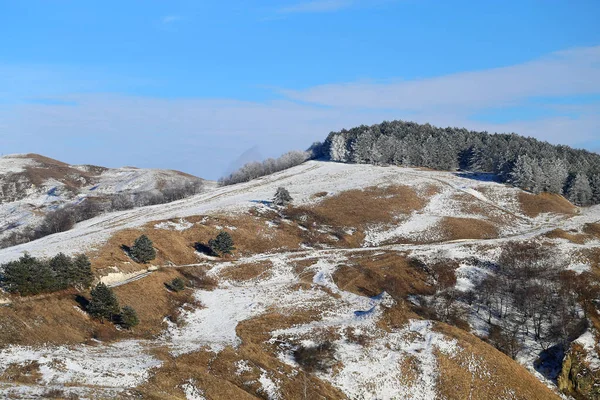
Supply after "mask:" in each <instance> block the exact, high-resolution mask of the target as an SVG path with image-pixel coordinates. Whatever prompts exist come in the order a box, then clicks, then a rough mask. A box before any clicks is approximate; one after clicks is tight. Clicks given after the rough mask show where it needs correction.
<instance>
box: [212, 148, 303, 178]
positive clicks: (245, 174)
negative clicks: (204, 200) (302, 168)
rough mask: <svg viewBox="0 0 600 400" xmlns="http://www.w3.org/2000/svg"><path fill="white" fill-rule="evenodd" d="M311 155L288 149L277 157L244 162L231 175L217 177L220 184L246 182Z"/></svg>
mask: <svg viewBox="0 0 600 400" xmlns="http://www.w3.org/2000/svg"><path fill="white" fill-rule="evenodd" d="M310 157H311V154H310V153H309V152H306V151H290V152H288V153H285V154H284V155H282V156H281V157H279V158H277V159H273V158H269V159H266V160H265V161H262V162H256V161H254V162H250V163H248V164H245V165H244V166H243V167H242V168H240V169H238V170H237V171H235V172H234V173H232V174H231V175H229V176H227V177H224V178H221V179H219V185H220V186H226V185H233V184H236V183H241V182H248V181H250V180H252V179H256V178H259V177H261V176H265V175H270V174H273V173H275V172H279V171H283V170H285V169H288V168H292V167H294V166H296V165H300V164H302V163H303V162H305V161H306V160H308V159H309V158H310Z"/></svg>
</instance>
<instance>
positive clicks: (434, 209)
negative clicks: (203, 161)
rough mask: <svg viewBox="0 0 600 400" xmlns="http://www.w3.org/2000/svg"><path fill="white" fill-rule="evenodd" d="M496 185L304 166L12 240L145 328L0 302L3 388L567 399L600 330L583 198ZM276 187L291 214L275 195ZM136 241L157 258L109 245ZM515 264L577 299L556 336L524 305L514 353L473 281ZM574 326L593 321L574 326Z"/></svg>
mask: <svg viewBox="0 0 600 400" xmlns="http://www.w3.org/2000/svg"><path fill="white" fill-rule="evenodd" d="M494 179H495V178H494V177H493V175H490V174H458V173H452V172H440V171H432V170H427V169H417V168H403V167H381V166H374V165H365V164H340V163H332V162H318V161H309V162H306V163H304V164H302V165H300V166H297V167H294V168H291V169H288V170H285V171H282V172H279V173H276V174H273V175H269V176H266V177H263V178H260V179H256V180H253V181H251V182H248V183H242V184H237V185H232V186H226V187H220V188H213V189H212V190H208V191H206V192H204V193H201V194H198V195H196V196H193V197H190V198H186V199H182V200H179V201H175V202H172V203H169V204H160V205H153V206H148V207H142V208H137V209H131V210H123V211H119V212H112V213H108V214H103V215H100V216H97V217H95V218H92V219H90V220H86V221H83V222H80V223H78V224H77V225H76V226H75V227H74V228H73V229H72V230H70V231H67V232H62V233H57V234H54V235H50V236H47V237H43V238H41V239H38V240H36V241H33V242H29V243H25V244H22V245H19V246H14V247H10V248H6V249H2V250H0V263H5V262H7V261H11V260H14V259H16V258H18V257H20V256H21V254H22V253H23V252H28V253H30V254H31V255H33V256H39V257H47V256H52V255H54V254H57V253H59V252H64V253H66V254H76V253H81V252H85V253H87V254H88V255H89V256H90V257H91V260H92V267H93V270H94V272H95V274H96V276H97V277H98V278H99V279H101V280H103V281H104V282H106V283H108V284H110V285H111V286H113V287H114V290H115V293H116V294H117V297H118V298H119V300H120V301H121V302H122V303H123V304H129V305H132V306H133V307H134V308H136V309H137V310H138V314H139V316H140V321H141V323H140V325H139V327H137V328H135V329H134V330H133V331H132V332H123V331H118V330H115V329H114V328H113V327H111V326H109V324H100V323H98V322H96V321H93V320H91V319H90V318H89V317H88V316H87V314H85V312H83V311H82V309H81V308H80V304H79V303H78V302H77V298H78V295H77V293H76V292H73V291H65V292H61V293H57V294H53V295H41V296H36V297H31V298H23V299H21V298H18V296H14V295H8V294H5V295H4V296H3V297H4V299H3V300H2V299H0V302H3V303H4V304H6V306H5V307H2V308H0V323H1V324H2V329H1V331H0V349H1V350H0V391H2V392H3V393H5V394H7V395H11V396H14V397H16V398H19V397H22V398H30V397H32V396H40V395H43V394H47V393H48V391H50V390H52V389H55V390H56V391H57V392H56V393H58V391H62V393H63V395H65V396H66V395H67V394H70V393H74V394H76V395H79V396H92V397H93V396H98V397H107V396H121V397H126V396H136V395H137V396H141V397H143V398H156V399H163V398H164V399H166V398H182V399H183V398H188V399H202V398H207V399H221V398H249V399H250V398H264V399H302V398H319V397H325V398H340V399H342V398H351V399H361V398H382V399H393V398H398V399H405V398H412V399H432V398H440V399H442V398H449V399H459V398H473V399H489V398H519V399H551V398H560V396H566V395H564V394H559V386H560V388H561V389H565V390H570V393H572V394H573V393H577V394H578V395H580V396H592V395H593V390H594V389H593V387H595V385H594V382H595V379H596V378H595V376H596V375H595V374H596V372H597V370H596V367H597V365H600V364H598V363H597V360H598V354H597V349H596V348H595V343H597V341H596V339H595V335H596V331H597V329H598V328H599V327H600V326H599V325H598V323H597V321H599V319H598V315H597V310H596V309H595V303H593V302H588V303H586V302H585V301H584V297H582V296H580V289H581V288H580V287H579V286H577V285H578V284H579V282H580V280H578V279H579V278H578V277H582V278H585V279H586V281H587V282H589V284H590V285H593V284H594V282H595V281H594V279H597V278H598V277H599V276H600V275H599V274H598V272H599V271H600V269H599V268H600V251H599V250H600V224H599V223H600V206H594V207H587V208H578V207H575V206H573V205H572V204H571V203H569V202H568V201H567V200H565V199H564V198H563V197H561V196H559V195H556V194H549V193H541V194H532V193H530V192H525V191H522V190H520V189H517V188H514V187H510V186H507V185H505V184H502V183H499V182H496V181H495V180H494ZM280 186H283V187H285V188H287V189H288V190H289V191H290V194H291V195H292V197H293V203H292V204H293V205H292V206H290V207H287V208H275V207H273V206H272V204H270V200H271V199H272V197H273V195H274V193H275V191H276V189H277V188H278V187H280ZM219 231H227V232H229V233H230V234H231V236H232V237H233V239H234V242H235V247H236V250H235V251H234V254H233V256H230V257H225V258H222V259H221V258H216V257H213V256H210V255H207V254H205V253H203V252H202V248H203V247H202V245H205V244H206V243H208V240H209V239H210V238H213V237H214V236H215V235H216V234H217V233H218V232H219ZM141 233H145V234H146V235H148V237H150V238H151V239H152V240H153V242H154V247H155V248H156V250H157V258H156V259H155V260H154V261H152V264H153V265H154V266H156V267H159V268H158V270H156V269H155V268H152V267H150V268H149V265H144V264H138V263H135V262H132V260H131V259H130V258H129V257H128V256H127V254H126V253H125V252H124V251H123V250H122V249H121V248H122V246H123V245H131V243H132V242H133V240H134V239H135V238H136V237H138V236H139V235H140V234H141ZM518 244H522V246H521V245H518ZM521 247H523V248H521ZM509 255H512V256H513V257H512V258H509V257H508V256H509ZM528 257H529V258H528ZM515 259H516V260H517V261H518V260H523V259H525V260H528V261H526V262H529V263H530V264H531V265H535V267H536V268H537V270H536V271H537V276H536V275H535V274H536V271H534V278H533V279H532V278H531V277H528V278H521V281H523V282H525V281H527V282H529V281H528V280H531V281H532V282H534V283H535V282H538V283H539V282H544V284H546V283H545V282H547V285H548V287H555V288H556V290H561V292H560V293H563V292H562V291H563V290H567V289H566V286H565V285H566V283H564V282H567V281H565V280H564V277H563V275H562V274H563V273H568V274H572V275H573V277H571V275H568V276H569V277H571V278H570V279H572V280H570V281H568V282H572V283H573V284H572V287H571V289H569V290H571V291H572V292H573V296H574V297H573V299H574V302H575V304H574V305H572V307H571V308H569V312H570V313H571V314H573V315H572V316H573V318H572V319H571V320H569V323H564V324H563V326H564V327H567V326H568V327H569V332H567V333H565V335H563V336H560V335H559V334H556V335H555V333H554V331H553V327H554V326H555V325H556V324H560V323H561V322H564V321H566V320H565V319H560V318H559V317H558V315H559V313H558V312H557V311H556V310H557V308H556V309H553V311H552V312H551V314H543V317H544V318H545V319H544V320H543V321H541V322H540V326H537V325H536V322H535V321H536V319H535V317H534V318H529V317H528V318H529V319H526V320H524V321H521V323H520V325H519V326H520V327H521V328H522V327H525V326H527V327H529V326H531V332H528V333H525V332H521V331H519V332H518V335H519V345H520V347H519V349H518V351H516V352H515V354H512V355H513V356H514V360H513V358H511V357H510V354H509V353H510V351H509V350H507V347H506V346H507V343H506V342H502V341H501V340H499V339H498V338H497V337H496V336H494V332H495V329H496V328H495V327H497V326H501V327H503V329H504V330H503V331H502V330H501V334H500V338H504V336H502V335H504V334H505V333H506V332H508V328H506V326H507V325H510V324H512V323H513V322H514V321H516V319H513V316H514V318H517V317H519V316H520V315H521V314H519V313H518V312H517V311H514V310H519V308H518V305H516V304H512V303H511V304H509V305H500V313H499V314H498V313H497V312H496V311H495V310H496V308H495V307H496V300H500V299H501V296H500V297H499V294H498V293H500V292H497V291H491V292H490V293H491V294H490V296H491V297H490V299H491V300H490V301H489V302H488V303H482V301H483V298H482V297H481V296H480V293H482V290H480V289H481V288H484V287H485V285H484V284H483V282H486V279H487V280H488V281H489V279H492V280H493V281H495V282H503V280H504V279H505V278H506V276H510V275H505V272H504V269H503V268H508V267H509V266H513V265H512V264H511V263H513V264H515V265H514V266H513V267H514V268H520V265H521V264H519V263H518V262H517V261H515ZM550 264H551V265H550ZM510 271H512V272H514V271H515V270H510ZM569 271H570V272H569ZM553 274H554V275H553ZM558 276H560V277H561V278H560V279H559V278H558ZM175 277H182V278H184V279H186V280H188V281H189V282H190V283H189V284H190V286H193V288H190V289H187V290H186V291H185V292H184V293H173V292H171V291H169V290H168V289H167V288H166V287H165V285H164V283H165V282H168V281H169V280H171V279H173V278H175ZM488 278H489V279H488ZM552 285H554V286H552ZM497 286H502V285H500V284H498V285H497ZM511 293H512V292H510V290H509V291H507V292H506V293H505V295H506V297H505V298H506V302H507V303H509V301H512V300H510V299H512V297H510V296H512V295H511ZM557 293H558V292H557ZM142 294H143V295H142ZM85 295H87V294H85ZM1 296H2V295H0V297H1ZM550 297H552V298H554V296H550ZM550 297H548V299H549V298H550ZM578 301H581V304H582V305H581V306H579V305H577V302H578ZM549 303H550V302H549ZM532 304H533V303H532ZM553 304H554V303H553ZM561 304H562V303H560V302H559V303H557V307H558V305H561ZM513 309H514V310H513ZM533 311H534V314H535V313H536V312H542V311H540V310H539V309H534V310H533ZM511 312H512V314H511ZM544 312H547V310H544ZM584 312H585V318H584V316H583V313H584ZM503 313H504V316H503ZM536 315H537V314H536ZM540 315H541V314H540ZM587 320H589V321H590V325H589V327H588V326H587V325H585V324H584V325H577V324H575V322H580V321H587ZM571 322H573V329H572V330H571V329H570V327H571ZM575 325H577V326H575ZM537 328H539V329H540V331H541V332H542V333H541V334H540V335H537ZM534 331H536V333H535V334H534ZM573 335H575V336H574V337H571V336H573ZM538 336H539V337H538ZM565 341H566V342H565ZM521 342H522V343H521ZM559 342H560V343H561V344H564V343H566V344H567V346H566V347H564V350H565V351H568V355H567V357H565V360H568V366H564V365H562V361H563V360H562V357H558V356H553V357H550V356H549V354H550V353H549V351H548V350H549V349H551V348H553V347H554V346H556V345H557V344H558V343H559ZM512 345H513V346H514V345H515V343H514V342H512ZM499 349H500V350H502V351H503V352H504V353H506V354H503V352H501V351H500V350H499ZM299 354H305V356H304V358H303V357H301V356H299ZM507 354H508V355H507ZM315 360H316V361H315ZM559 374H560V377H559ZM584 375H585V377H586V379H585V380H583V379H581V378H580V377H581V376H584ZM590 398H592V397H590Z"/></svg>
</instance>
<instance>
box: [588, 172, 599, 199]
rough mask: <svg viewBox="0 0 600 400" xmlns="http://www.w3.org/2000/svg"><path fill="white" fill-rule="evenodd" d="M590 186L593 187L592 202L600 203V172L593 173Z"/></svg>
mask: <svg viewBox="0 0 600 400" xmlns="http://www.w3.org/2000/svg"><path fill="white" fill-rule="evenodd" d="M590 186H591V188H592V204H600V172H599V173H596V174H593V175H592V178H591V179H590Z"/></svg>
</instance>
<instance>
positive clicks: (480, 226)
mask: <svg viewBox="0 0 600 400" xmlns="http://www.w3.org/2000/svg"><path fill="white" fill-rule="evenodd" d="M438 229H440V232H441V235H442V239H441V240H443V241H446V240H459V239H494V238H497V237H498V229H497V228H496V226H495V225H494V224H492V223H491V222H489V221H486V220H482V219H475V218H456V217H444V218H442V220H441V221H440V223H439V225H438Z"/></svg>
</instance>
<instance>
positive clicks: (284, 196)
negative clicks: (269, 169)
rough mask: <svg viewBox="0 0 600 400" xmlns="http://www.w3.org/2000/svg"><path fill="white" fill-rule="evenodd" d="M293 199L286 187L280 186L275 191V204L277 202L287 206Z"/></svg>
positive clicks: (278, 204) (279, 204)
mask: <svg viewBox="0 0 600 400" xmlns="http://www.w3.org/2000/svg"><path fill="white" fill-rule="evenodd" d="M292 200H293V199H292V196H291V195H290V192H288V190H287V189H286V188H283V187H279V188H277V191H276V192H275V197H273V204H275V205H276V206H285V205H286V204H288V203H289V202H290V201H292Z"/></svg>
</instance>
